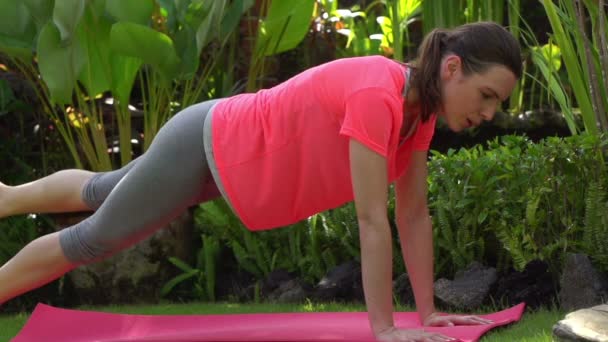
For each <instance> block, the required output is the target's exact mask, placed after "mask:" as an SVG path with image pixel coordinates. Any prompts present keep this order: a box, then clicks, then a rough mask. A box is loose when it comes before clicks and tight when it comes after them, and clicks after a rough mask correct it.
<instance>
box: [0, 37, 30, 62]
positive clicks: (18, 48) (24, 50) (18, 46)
mask: <svg viewBox="0 0 608 342" xmlns="http://www.w3.org/2000/svg"><path fill="white" fill-rule="evenodd" d="M32 50H33V48H32V46H31V44H29V43H26V42H24V41H21V40H18V39H14V38H12V37H10V36H5V35H3V34H0V52H3V53H5V54H7V55H8V56H11V57H16V58H19V59H21V60H23V61H30V60H31V59H32V55H33V53H32Z"/></svg>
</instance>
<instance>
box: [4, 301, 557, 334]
mask: <svg viewBox="0 0 608 342" xmlns="http://www.w3.org/2000/svg"><path fill="white" fill-rule="evenodd" d="M80 309H82V310H96V311H105V312H113V313H128V314H147V315H193V314H226V313H231V314H234V313H276V312H313V311H314V312H320V311H334V312H335V311H342V312H344V311H363V310H365V308H364V307H363V306H361V305H344V304H303V305H290V304H228V303H218V304H206V303H195V304H158V305H140V306H107V307H81V308H80ZM398 310H402V311H411V308H398ZM486 311H492V310H486ZM28 317H29V315H28V314H17V315H10V316H8V315H4V316H0V341H9V340H10V339H11V338H13V337H14V336H15V335H16V334H17V333H18V332H19V330H20V329H21V328H22V327H23V325H24V324H25V322H26V321H27V319H28ZM562 317H563V313H561V312H559V311H557V310H540V311H535V312H526V313H525V315H524V317H523V319H522V320H521V321H520V322H518V323H517V324H514V325H511V326H508V327H505V328H499V329H494V330H492V331H491V332H490V333H488V334H487V335H485V336H484V337H483V338H482V339H481V342H507V341H508V342H511V341H522V342H532V341H534V342H537V341H539V342H543V341H547V342H551V341H552V339H551V327H552V326H553V325H554V324H555V323H556V322H557V321H558V320H560V319H561V318H562Z"/></svg>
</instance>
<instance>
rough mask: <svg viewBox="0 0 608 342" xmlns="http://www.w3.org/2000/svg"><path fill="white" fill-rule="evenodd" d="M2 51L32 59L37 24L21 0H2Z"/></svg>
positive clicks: (0, 48)
mask: <svg viewBox="0 0 608 342" xmlns="http://www.w3.org/2000/svg"><path fill="white" fill-rule="evenodd" d="M0 8H2V10H1V11H0V51H2V52H4V53H5V54H7V55H9V56H11V57H16V58H19V59H21V60H24V61H30V60H31V59H32V51H33V49H34V40H35V37H36V26H35V25H34V22H33V21H32V20H31V16H30V13H29V11H28V9H27V7H25V6H24V5H23V4H22V3H21V2H19V1H14V0H0Z"/></svg>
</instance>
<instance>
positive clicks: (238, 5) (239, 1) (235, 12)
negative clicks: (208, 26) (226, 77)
mask: <svg viewBox="0 0 608 342" xmlns="http://www.w3.org/2000/svg"><path fill="white" fill-rule="evenodd" d="M336 2H337V1H336ZM251 6H253V0H236V1H233V2H232V4H230V6H229V7H228V9H227V10H226V12H225V14H224V18H223V19H222V24H221V27H220V34H219V36H220V41H221V42H222V45H223V44H225V43H226V41H227V40H228V37H230V35H231V34H232V32H234V30H235V29H236V27H237V25H238V24H239V22H240V21H241V17H242V16H243V14H244V13H245V12H247V11H248V10H249V9H250V8H251Z"/></svg>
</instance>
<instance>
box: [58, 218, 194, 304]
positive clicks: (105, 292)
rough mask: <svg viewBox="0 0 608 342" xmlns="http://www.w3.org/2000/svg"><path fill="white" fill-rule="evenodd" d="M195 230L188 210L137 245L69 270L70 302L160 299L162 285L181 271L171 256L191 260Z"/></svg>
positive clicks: (153, 300) (135, 301) (86, 302)
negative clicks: (193, 232) (169, 259)
mask: <svg viewBox="0 0 608 342" xmlns="http://www.w3.org/2000/svg"><path fill="white" fill-rule="evenodd" d="M192 231H193V220H192V216H191V215H190V213H189V212H186V213H184V214H183V215H182V216H180V217H179V218H177V219H176V220H174V221H173V222H171V223H170V224H169V226H168V227H166V228H164V229H160V230H158V231H157V232H156V233H155V234H153V235H152V236H150V237H149V238H147V239H145V240H143V241H141V242H139V243H137V244H136V245H134V246H132V247H130V248H128V249H126V250H124V251H121V252H119V253H117V254H115V255H113V256H111V257H110V258H107V259H104V260H102V261H98V262H95V263H92V264H88V265H83V266H80V267H78V268H76V269H75V270H73V271H71V272H69V273H68V274H67V280H68V281H67V284H66V289H65V290H66V296H68V297H69V298H70V303H69V304H73V305H81V304H97V305H100V304H101V305H105V304H110V303H138V302H148V303H149V302H156V301H158V299H159V298H160V289H161V288H162V286H163V285H164V284H165V283H167V282H168V281H169V280H170V279H171V278H172V277H174V276H175V275H176V274H178V273H179V270H178V269H176V267H175V266H174V265H173V264H171V263H170V262H169V261H168V258H169V257H178V258H180V259H181V260H184V261H186V262H189V263H191V260H189V258H190V256H192V255H193V252H192V250H191V249H192V248H191V241H192Z"/></svg>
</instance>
